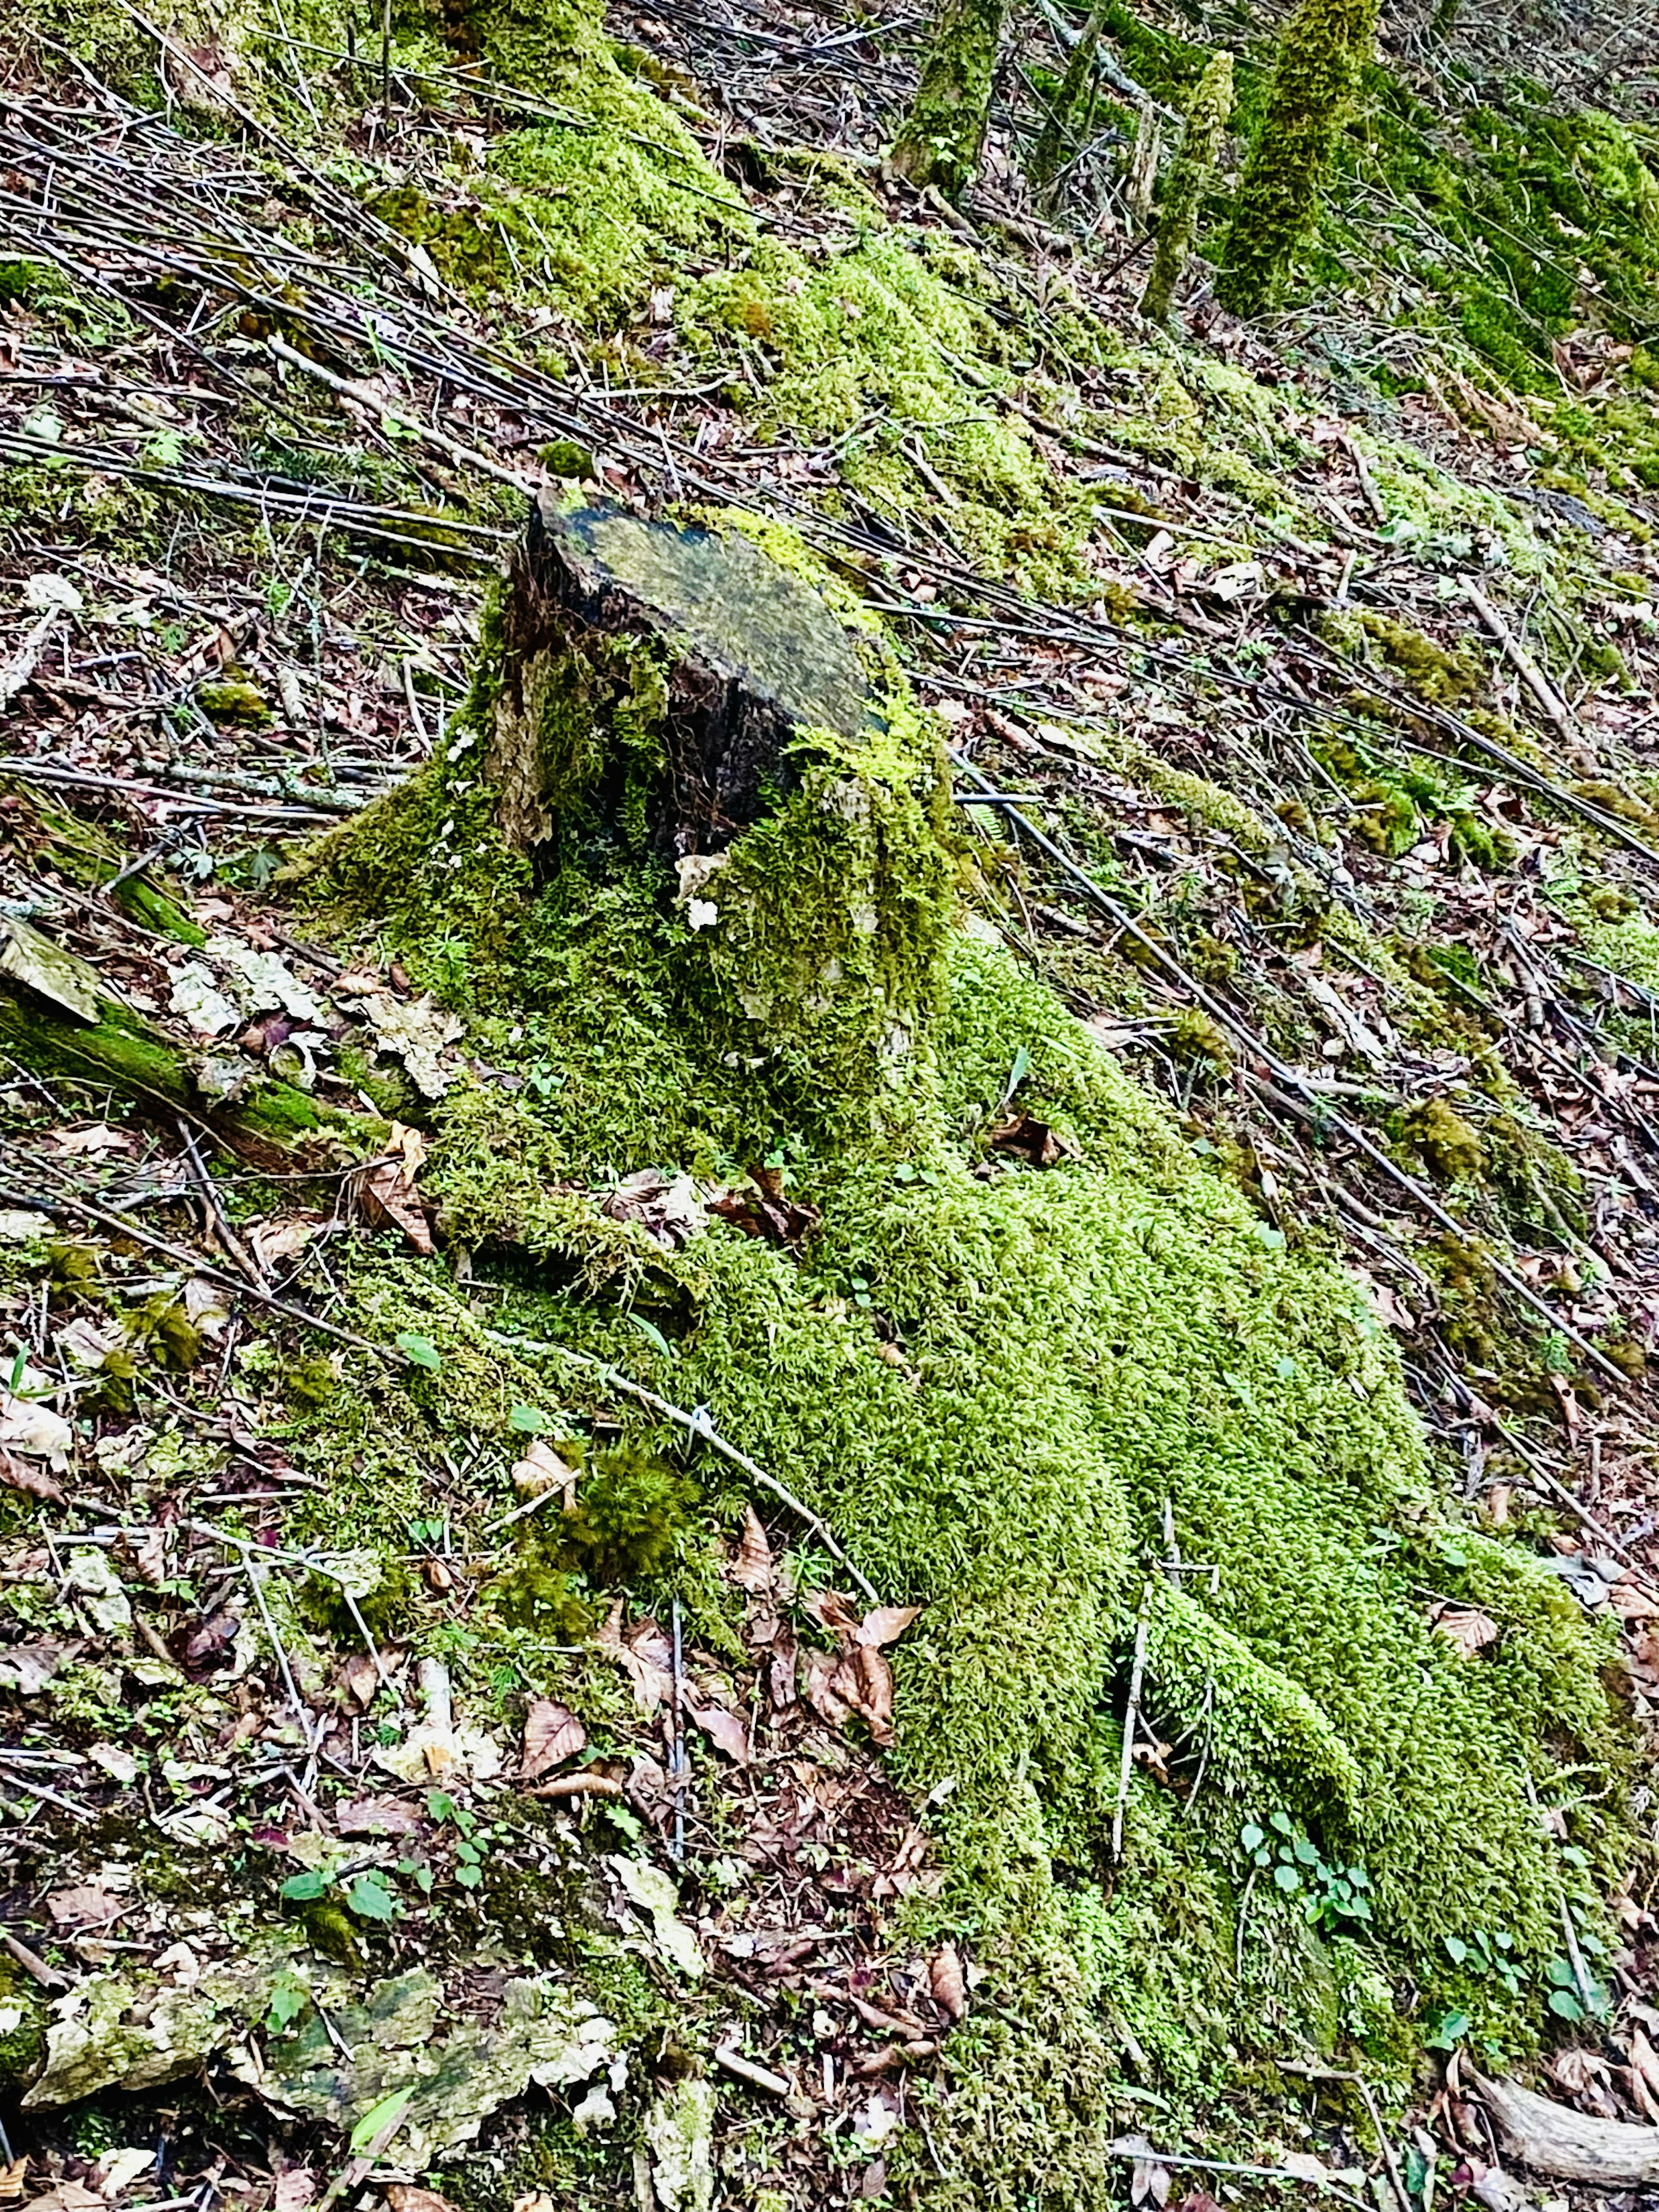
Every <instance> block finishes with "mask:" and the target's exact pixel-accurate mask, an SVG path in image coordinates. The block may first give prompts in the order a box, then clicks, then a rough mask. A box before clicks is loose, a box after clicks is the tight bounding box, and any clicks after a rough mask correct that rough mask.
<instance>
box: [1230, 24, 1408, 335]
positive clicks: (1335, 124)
mask: <svg viewBox="0 0 1659 2212" xmlns="http://www.w3.org/2000/svg"><path fill="white" fill-rule="evenodd" d="M1376 15H1377V0H1301V4H1300V6H1298V8H1297V10H1296V13H1295V14H1294V15H1292V16H1291V19H1290V21H1289V22H1288V23H1286V25H1285V28H1284V31H1283V33H1281V34H1280V37H1279V58H1278V62H1277V64H1276V65H1275V68H1274V70H1273V86H1272V88H1271V90H1270V91H1269V93H1268V95H1267V112H1266V113H1265V114H1264V116H1263V117H1262V121H1261V131H1260V132H1259V133H1258V135H1257V137H1256V141H1255V145H1254V147H1253V148H1252V149H1251V152H1250V158H1249V162H1248V164H1247V165H1246V167H1245V171H1244V179H1243V184H1242V185H1240V187H1239V192H1238V201H1237V206H1236V207H1235V209H1234V210H1233V221H1232V228H1231V231H1230V232H1229V234H1228V238H1227V250H1226V254H1225V258H1224V260H1223V264H1222V269H1221V274H1220V276H1219V277H1218V280H1217V283H1216V295H1217V297H1218V299H1219V300H1220V301H1221V302H1222V304H1223V306H1224V307H1230V308H1231V310H1232V311H1233V313H1235V314H1239V315H1255V314H1261V313H1263V312H1264V311H1265V310H1266V309H1267V308H1269V307H1273V304H1274V303H1275V301H1277V299H1278V298H1279V294H1280V293H1281V292H1282V290H1283V289H1284V284H1285V277H1286V276H1287V275H1288V274H1289V271H1290V266H1291V260H1292V258H1293V257H1294V255H1295V253H1296V252H1297V247H1298V246H1300V245H1301V244H1302V242H1303V240H1304V239H1305V238H1306V237H1307V235H1308V234H1309V232H1310V230H1311V229H1312V228H1313V224H1314V219H1315V216H1316V214H1317V212H1318V207H1319V193H1320V188H1321V186H1322V185H1323V183H1324V180H1325V178H1326V176H1327V174H1328V171H1329V168H1330V165H1331V156H1332V154H1333V153H1334V149H1335V146H1336V142H1337V137H1338V135H1339V133H1340V131H1341V129H1342V127H1343V125H1344V123H1345V122H1346V119H1347V116H1348V113H1349V111H1350V110H1351V108H1352V106H1353V101H1354V96H1355V94H1356V93H1357V92H1358V88H1359V77H1360V71H1361V70H1362V69H1363V68H1364V64H1365V61H1366V59H1367V58H1368V56H1369V55H1370V50H1371V41H1372V40H1373V38H1374V37H1375V35H1376Z"/></svg>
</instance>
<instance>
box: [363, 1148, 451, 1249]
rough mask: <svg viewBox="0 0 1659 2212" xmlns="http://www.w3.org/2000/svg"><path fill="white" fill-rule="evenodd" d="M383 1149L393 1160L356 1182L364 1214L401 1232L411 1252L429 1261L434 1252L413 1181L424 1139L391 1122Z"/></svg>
mask: <svg viewBox="0 0 1659 2212" xmlns="http://www.w3.org/2000/svg"><path fill="white" fill-rule="evenodd" d="M386 1151H387V1152H388V1153H390V1154H392V1155H395V1157H393V1158H386V1159H381V1160H377V1161H376V1163H375V1164H374V1166H373V1167H372V1168H369V1169H368V1170H366V1171H365V1172H364V1174H363V1176H362V1178H361V1180H360V1182H359V1184H358V1190H359V1193H360V1194H361V1196H362V1199H363V1201H364V1206H365V1210H366V1212H368V1217H369V1218H370V1220H371V1221H375V1222H384V1223H386V1224H389V1225H390V1226H391V1227H392V1228H393V1229H401V1230H402V1231H403V1232H404V1236H405V1237H408V1239H409V1241H410V1244H411V1245H412V1246H413V1247H414V1249H415V1250H416V1251H417V1252H419V1253H421V1254H422V1255H424V1256H425V1257H427V1258H428V1259H429V1258H430V1257H431V1256H432V1254H433V1252H434V1251H435V1249H436V1248H435V1246H434V1244H433V1242H432V1230H431V1226H430V1225H429V1223H428V1220H427V1218H426V1208H425V1207H424V1206H422V1203H421V1201H420V1199H419V1198H418V1196H417V1195H416V1189H415V1178H416V1176H417V1175H418V1174H419V1172H420V1170H421V1167H422V1164H423V1162H424V1161H425V1158H426V1139H425V1138H424V1137H422V1134H421V1133H420V1131H419V1130H418V1129H410V1128H405V1127H404V1124H403V1123H402V1122H401V1121H394V1122H393V1123H392V1134H391V1137H390V1138H389V1139H388V1140H387V1143H386Z"/></svg>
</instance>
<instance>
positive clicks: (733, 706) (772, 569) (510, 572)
mask: <svg viewBox="0 0 1659 2212" xmlns="http://www.w3.org/2000/svg"><path fill="white" fill-rule="evenodd" d="M741 520H744V519H743V518H735V517H734V518H729V519H722V518H716V519H715V520H714V521H713V522H712V523H711V524H710V526H707V527H697V528H684V529H683V528H679V527H677V526H674V525H672V524H670V523H666V522H657V521H647V520H642V519H641V518H640V517H638V516H635V515H632V514H629V513H622V512H619V511H616V510H611V509H603V508H587V509H583V510H580V511H577V512H563V511H561V509H560V507H559V506H558V504H557V498H556V495H555V494H551V493H544V494H543V495H541V496H540V497H539V498H538V500H537V501H535V502H534V504H533V506H532V513H531V516H530V520H529V526H528V529H527V531H526V537H525V539H524V541H523V543H522V544H521V545H520V547H519V548H518V549H517V550H516V552H515V553H514V555H513V558H512V560H511V561H510V562H509V564H508V568H507V575H506V579H505V581H504V584H503V586H502V588H501V592H500V593H499V594H498V595H497V597H496V598H495V600H494V601H493V603H492V604H491V605H490V606H489V608H488V609H487V610H486V613H485V617H484V620H483V623H482V625H481V633H480V656H479V661H478V665H477V669H476V671H475V673H474V679H473V686H472V691H471V696H470V698H469V701H468V704H467V707H466V709H465V714H464V715H463V716H461V717H459V718H458V721H457V725H456V735H455V741H454V742H453V744H449V745H447V747H446V748H445V749H444V751H443V753H442V755H441V757H439V758H438V759H436V760H435V761H434V762H433V763H431V765H430V766H429V768H428V769H427V770H426V771H425V772H423V774H422V775H421V776H419V777H417V778H416V780H415V781H414V782H413V783H411V784H410V785H409V786H408V787H405V789H404V791H403V792H402V793H394V794H392V797H391V799H389V800H387V801H385V802H382V803H381V805H380V807H379V808H372V809H370V810H368V813H367V814H366V815H364V816H362V817H358V819H357V821H356V823H352V824H350V825H349V826H347V827H346V828H344V829H343V830H341V831H339V832H336V833H333V834H332V835H331V836H330V837H328V838H326V839H325V840H324V841H322V842H321V844H320V845H319V848H317V852H316V856H315V859H314V861H313V864H312V872H313V874H314V875H317V876H319V877H320V878H322V879H323V883H324V887H325V891H326V888H327V885H328V884H329V881H330V879H331V882H332V886H333V888H334V890H336V892H337V894H339V895H340V896H343V897H344V898H346V899H348V900H349V902H351V903H352V904H353V905H354V906H355V907H356V908H357V909H358V911H359V912H362V913H365V914H367V913H369V912H375V913H378V914H379V915H381V916H383V917H384V916H386V915H387V914H388V913H391V914H394V915H401V916H402V917H403V919H402V921H401V924H400V927H402V928H403V929H404V930H405V931H406V932H407V933H408V935H407V937H406V938H405V939H404V941H405V942H407V941H410V939H413V940H414V941H416V943H419V942H429V941H430V940H431V939H432V938H433V936H434V935H435V933H437V932H438V931H439V930H440V929H442V930H443V931H445V932H447V933H448V934H449V935H450V936H451V937H453V936H454V935H456V934H461V935H466V934H468V933H471V936H472V937H473V938H475V939H480V940H482V939H483V938H484V937H485V936H486V935H487V934H490V944H489V951H488V952H487V954H486V955H485V956H483V957H481V958H480V960H479V961H478V962H477V963H475V964H476V967H477V968H478V969H483V968H488V969H489V970H490V972H492V973H493V974H495V975H504V974H505V973H506V971H507V969H510V968H511V966H512V964H513V962H514V960H515V959H517V958H518V957H520V955H521V953H524V952H527V951H530V950H531V949H532V947H534V946H535V945H542V946H544V947H545V946H546V945H547V944H548V943H549V942H550V934H549V933H550V932H551V933H553V935H556V936H557V937H558V938H559V940H560V942H561V943H563V944H566V945H570V944H572V943H573V942H574V944H575V945H577V946H578V947H579V948H580V957H586V958H592V957H595V955H594V953H593V950H592V948H593V946H594V945H595V944H596V943H597V941H598V940H597V938H596V936H595V934H594V933H595V932H596V931H598V930H599V929H601V928H604V929H608V930H611V931H614V930H615V929H616V928H617V927H618V925H617V915H618V914H619V912H621V911H623V910H624V909H625V910H626V912H627V913H628V914H629V915H632V916H634V917H635V924H634V927H636V929H637V931H638V932H639V935H638V937H637V939H636V940H635V942H634V943H633V944H632V945H623V944H620V943H614V941H613V949H611V950H609V951H607V953H606V955H605V958H606V959H607V961H608V962H609V963H610V967H611V971H612V972H615V971H616V970H617V969H618V968H619V967H620V966H623V965H625V964H626V963H629V961H630V960H635V956H637V961H636V964H639V965H641V966H642V967H643V966H648V968H649V969H650V972H651V974H652V975H653V977H654V978H656V979H658V982H660V980H661V978H662V977H663V976H664V975H666V976H667V977H669V978H670V979H671V994H672V1001H673V1008H672V1018H673V1019H674V1020H675V1021H676V1022H677V1023H678V1024H680V1025H681V1026H682V1028H683V1031H684V1036H686V1038H687V1039H688V1040H693V1041H695V1048H696V1052H697V1054H699V1055H700V1056H702V1055H712V1056H714V1058H715V1059H716V1060H718V1063H719V1065H720V1067H721V1068H723V1069H725V1070H727V1071H729V1070H731V1069H732V1068H738V1067H740V1068H741V1069H743V1070H744V1071H745V1079H746V1080H749V1079H752V1083H753V1087H754V1089H755V1092H756V1099H757V1109H766V1110H769V1111H770V1110H772V1109H775V1110H776V1113H777V1114H778V1115H779V1116H780V1117H781V1116H782V1115H789V1116H791V1117H793V1118H792V1119H791V1121H790V1123H789V1126H791V1127H807V1126H815V1125H821V1124H822V1122H823V1118H824V1117H825V1116H826V1115H829V1116H832V1117H834V1118H836V1119H838V1120H840V1121H843V1122H844V1121H845V1120H846V1117H847V1115H848V1114H851V1115H854V1116H856V1117H860V1118H861V1121H862V1123H863V1124H864V1125H866V1126H867V1123H868V1118H869V1111H870V1109H871V1108H872V1103H873V1102H874V1101H875V1100H876V1099H877V1098H878V1097H879V1096H881V1095H883V1094H884V1093H885V1094H889V1095H890V1094H892V1093H893V1092H894V1091H895V1090H896V1088H898V1087H902V1073H903V1067H904V1064H905V1062H906V1061H907V1060H908V1057H909V1055H910V1054H911V1053H912V1051H913V1049H914V1048H915V1044H916V1042H917V1040H918V1039H919V1037H920V1036H921V1033H922V1030H924V1028H925V1027H926V1024H927V1020H928V1018H929V1015H930V1012H931V1010H932V1008H933V1005H934V1004H935V1003H936V1001H937V1000H938V999H939V993H940V990H941V988H942V984H941V975H942V962H941V959H940V953H941V950H942V945H943V939H944V933H945V929H946V927H948V924H949V919H950V915H951V892H952V878H953V864H952V862H951V859H950V856H949V852H948V848H947V844H946V831H947V821H948V813H949V778H948V775H947V773H946V769H945V756H944V750H943V747H942V745H941V744H940V742H939V732H938V729H937V727H936V726H935V725H934V724H933V721H932V720H931V718H929V717H928V716H927V715H926V714H923V713H922V712H921V710H920V709H919V708H917V706H916V704H915V701H914V699H913V698H912V697H911V695H910V692H909V690H908V685H907V684H906V683H905V681H904V678H903V676H902V672H901V671H900V670H899V668H898V665H897V663H896V660H895V659H894V658H893V656H892V654H891V653H890V650H889V649H888V648H887V647H885V646H884V643H883V642H882V641H881V640H880V638H879V636H878V635H877V634H876V633H875V632H874V630H873V628H872V627H865V626H861V623H860V615H859V611H858V610H857V608H856V605H855V603H854V602H853V601H851V600H850V599H849V600H848V603H847V609H846V616H845V618H843V617H842V616H841V615H839V614H837V612H836V611H834V609H833V607H832V605H830V604H829V603H828V602H827V600H826V596H825V591H821V590H819V589H815V588H814V586H813V585H812V584H811V582H809V581H807V580H805V576H806V574H809V573H810V564H809V560H808V556H805V551H804V549H803V550H801V552H800V555H799V559H798V560H797V561H796V562H795V563H794V565H793V566H791V565H786V564H785V562H781V561H780V560H778V559H775V558H774V557H773V556H771V554H770V553H769V552H767V551H764V550H761V547H760V546H759V545H757V544H756V543H755V542H754V537H753V535H747V534H745V532H744V528H740V527H739V526H738V524H739V521H741ZM747 527H748V529H749V530H750V532H755V533H756V534H759V533H758V532H757V531H756V526H754V525H753V524H752V523H750V524H748V526H747ZM786 561H787V556H786ZM827 589H828V586H827V585H826V586H825V590H827ZM501 848H505V850H502V849H501ZM492 853H494V854H495V856H496V857H495V859H494V860H492V859H491V857H490V855H491V854H492ZM504 885H506V886H508V888H507V890H504V889H503V886H504ZM508 908H510V909H511V911H510V912H507V909H508ZM504 914H505V915H506V917H507V918H506V919H505V920H503V915H504ZM491 933H493V934H491ZM655 987H656V985H653V988H655ZM509 995H510V991H509ZM720 1079H721V1080H722V1081H727V1080H729V1078H728V1077H726V1076H725V1075H722V1077H721V1078H720ZM768 1094H769V1098H770V1104H769V1105H768Z"/></svg>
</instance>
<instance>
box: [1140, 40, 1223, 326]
mask: <svg viewBox="0 0 1659 2212" xmlns="http://www.w3.org/2000/svg"><path fill="white" fill-rule="evenodd" d="M1232 106H1233V58H1232V56H1231V54H1229V53H1218V54H1215V55H1212V57H1211V59H1210V62H1209V64H1208V66H1207V67H1206V70H1205V71H1204V74H1203V76H1201V77H1200V79H1199V82H1198V89H1197V91H1196V92H1195V93H1194V95H1193V104H1192V106H1191V108H1190V109H1189V110H1188V115H1187V130H1186V134H1185V136H1184V137H1182V142H1181V151H1180V153H1179V154H1177V155H1176V159H1175V161H1174V164H1173V166H1172V167H1171V168H1170V179H1169V183H1168V184H1167V185H1166V186H1165V187H1164V204H1163V207H1162V209H1161V210H1159V214H1158V246H1157V250H1156V252H1155V253H1154V254H1153V257H1152V275H1151V276H1149V277H1148V278H1147V280H1146V291H1145V292H1144V293H1143V294H1142V295H1141V300H1140V312H1141V313H1142V314H1143V315H1145V316H1146V317H1147V319H1149V320H1150V321H1152V322H1154V323H1166V322H1168V320H1169V319H1170V303H1171V301H1173V300H1174V298H1175V290H1176V285H1177V284H1178V283H1180V282H1181V272H1182V270H1183V269H1184V268H1185V267H1186V265H1187V256H1188V253H1189V252H1191V251H1192V244H1193V233H1194V228H1195V227H1196V225H1197V222H1198V211H1199V209H1200V206H1201V205H1202V204H1203V199H1204V195H1205V193H1206V192H1207V191H1208V190H1209V189H1210V183H1211V179H1212V178H1213V176H1214V174H1215V164H1216V156H1217V155H1218V154H1219V152H1220V150H1221V139H1222V134H1223V132H1224V131H1225V130H1226V128H1227V118H1228V117H1229V116H1230V115H1231V113H1232Z"/></svg>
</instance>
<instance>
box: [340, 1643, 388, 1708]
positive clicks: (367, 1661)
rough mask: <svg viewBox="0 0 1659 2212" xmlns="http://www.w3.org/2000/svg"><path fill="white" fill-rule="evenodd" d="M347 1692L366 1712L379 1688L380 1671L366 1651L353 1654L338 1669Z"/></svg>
mask: <svg viewBox="0 0 1659 2212" xmlns="http://www.w3.org/2000/svg"><path fill="white" fill-rule="evenodd" d="M340 1673H341V1675H342V1677H343V1680H344V1682H345V1686H346V1687H347V1689H348V1690H349V1691H350V1692H351V1694H352V1696H353V1697H354V1698H356V1700H357V1703H358V1704H359V1705H361V1706H362V1709H363V1711H365V1712H367V1711H368V1709H369V1707H370V1706H371V1705H373V1704H374V1693H375V1692H376V1691H377V1690H378V1689H379V1688H380V1668H378V1667H377V1666H376V1665H375V1664H374V1660H373V1659H372V1658H371V1657H370V1656H369V1655H368V1652H367V1651H356V1652H354V1653H353V1654H352V1656H351V1657H350V1658H349V1659H348V1660H347V1661H346V1662H345V1664H344V1666H343V1667H342V1668H341V1669H340Z"/></svg>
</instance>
